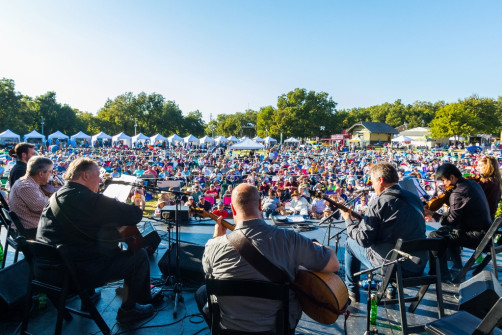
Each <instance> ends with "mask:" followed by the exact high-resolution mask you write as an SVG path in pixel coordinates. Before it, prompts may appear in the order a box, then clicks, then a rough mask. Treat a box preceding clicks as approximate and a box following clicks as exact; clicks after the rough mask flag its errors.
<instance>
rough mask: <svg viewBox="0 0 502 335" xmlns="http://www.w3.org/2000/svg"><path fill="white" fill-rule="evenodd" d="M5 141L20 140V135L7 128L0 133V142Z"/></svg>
mask: <svg viewBox="0 0 502 335" xmlns="http://www.w3.org/2000/svg"><path fill="white" fill-rule="evenodd" d="M6 142H21V136H19V135H18V134H16V133H14V132H13V131H11V130H10V129H7V130H6V131H4V132H3V133H1V134H0V143H2V144H3V143H6Z"/></svg>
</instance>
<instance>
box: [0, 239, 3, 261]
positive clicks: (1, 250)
mask: <svg viewBox="0 0 502 335" xmlns="http://www.w3.org/2000/svg"><path fill="white" fill-rule="evenodd" d="M2 262H3V248H2V243H0V263H2Z"/></svg>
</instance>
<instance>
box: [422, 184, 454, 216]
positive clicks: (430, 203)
mask: <svg viewBox="0 0 502 335" xmlns="http://www.w3.org/2000/svg"><path fill="white" fill-rule="evenodd" d="M454 189H455V186H454V185H450V186H448V187H447V188H446V190H445V191H444V192H443V193H442V194H440V195H438V196H437V197H434V198H431V199H429V200H427V201H426V202H425V206H426V207H427V208H428V209H430V210H431V211H433V212H435V211H437V210H438V209H440V208H441V207H442V206H443V205H444V204H445V203H446V202H448V200H449V199H450V195H451V192H452V191H453V190H454Z"/></svg>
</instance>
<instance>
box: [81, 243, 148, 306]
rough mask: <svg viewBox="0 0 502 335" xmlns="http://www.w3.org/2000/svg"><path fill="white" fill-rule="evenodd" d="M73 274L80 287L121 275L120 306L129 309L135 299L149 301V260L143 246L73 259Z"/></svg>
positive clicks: (140, 301)
mask: <svg viewBox="0 0 502 335" xmlns="http://www.w3.org/2000/svg"><path fill="white" fill-rule="evenodd" d="M75 266H76V268H77V275H78V276H79V279H80V282H81V283H82V285H84V287H87V288H95V287H100V286H103V285H104V284H106V283H108V282H110V281H115V280H120V279H124V295H123V299H122V307H123V308H125V309H129V308H132V307H134V305H135V304H136V303H139V304H148V303H151V299H152V298H151V294H150V262H149V260H148V254H147V253H146V250H145V249H140V250H139V251H137V252H135V253H132V252H130V251H120V252H118V253H116V254H115V255H114V256H113V257H110V258H109V259H96V260H94V261H90V262H84V263H76V264H75Z"/></svg>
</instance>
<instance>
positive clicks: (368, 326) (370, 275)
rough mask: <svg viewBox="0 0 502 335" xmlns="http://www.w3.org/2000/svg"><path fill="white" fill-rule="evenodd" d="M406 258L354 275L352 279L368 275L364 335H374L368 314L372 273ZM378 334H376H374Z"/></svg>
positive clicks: (369, 310)
mask: <svg viewBox="0 0 502 335" xmlns="http://www.w3.org/2000/svg"><path fill="white" fill-rule="evenodd" d="M406 260H407V258H406V257H400V258H397V259H396V260H395V261H390V262H386V263H383V264H382V265H380V266H377V267H374V268H371V269H368V270H364V271H359V272H356V273H354V277H358V276H361V275H363V274H365V273H367V274H368V298H367V300H366V331H365V332H364V335H372V334H375V333H374V332H373V331H372V330H371V329H370V327H371V325H370V312H371V282H372V281H373V273H374V272H375V271H377V270H380V269H383V268H386V267H388V266H389V265H392V264H396V263H398V262H404V261H406ZM376 334H378V332H377V333H376Z"/></svg>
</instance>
